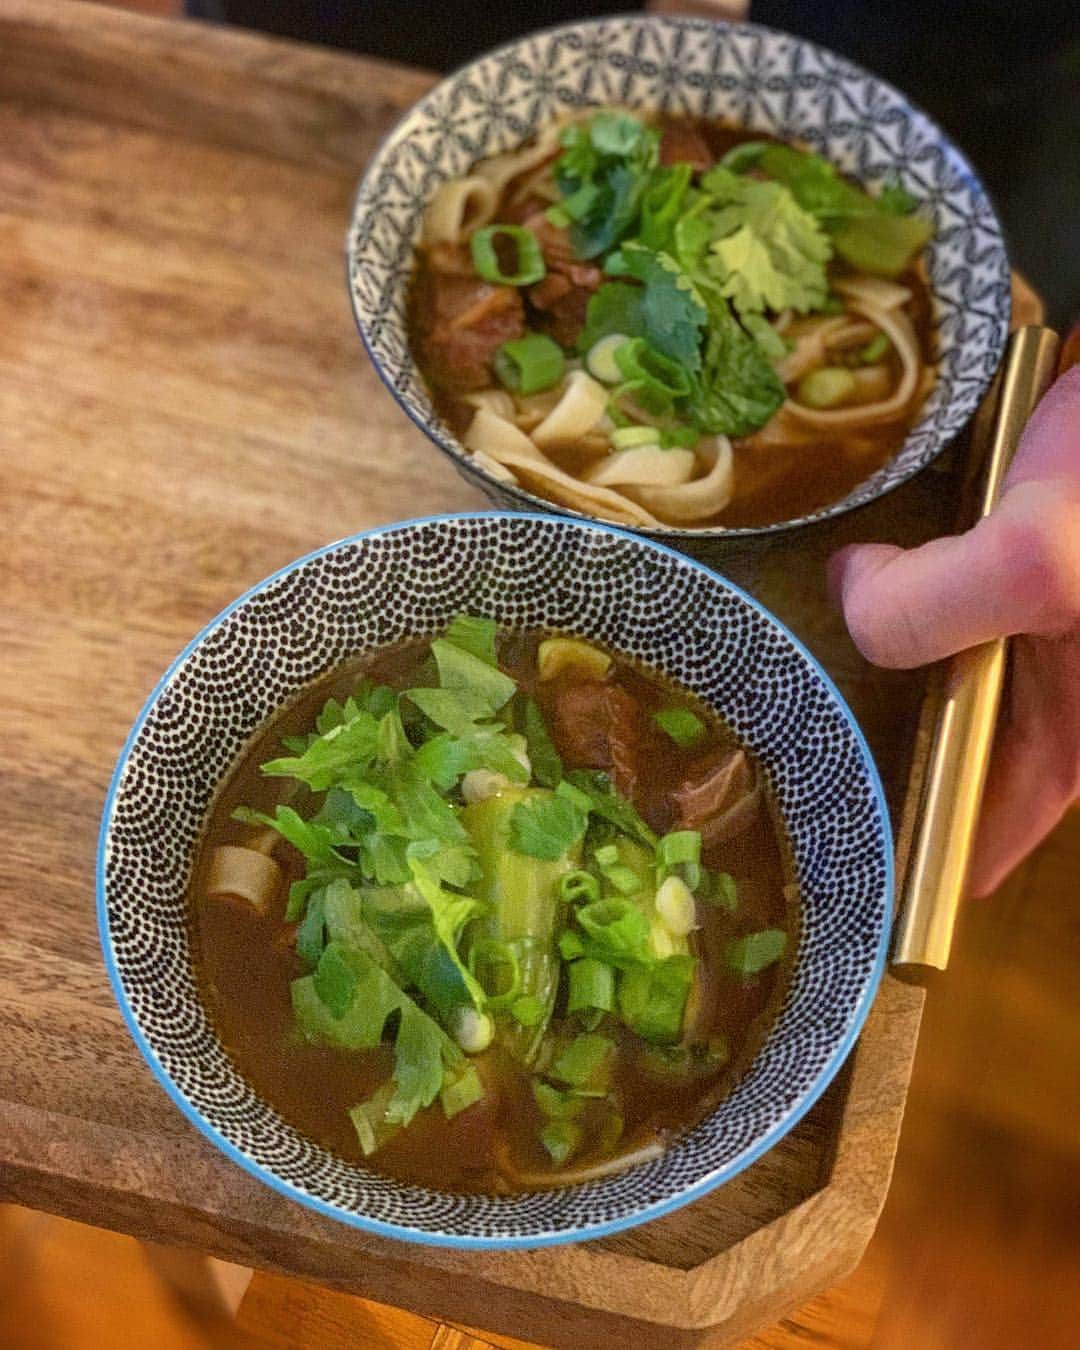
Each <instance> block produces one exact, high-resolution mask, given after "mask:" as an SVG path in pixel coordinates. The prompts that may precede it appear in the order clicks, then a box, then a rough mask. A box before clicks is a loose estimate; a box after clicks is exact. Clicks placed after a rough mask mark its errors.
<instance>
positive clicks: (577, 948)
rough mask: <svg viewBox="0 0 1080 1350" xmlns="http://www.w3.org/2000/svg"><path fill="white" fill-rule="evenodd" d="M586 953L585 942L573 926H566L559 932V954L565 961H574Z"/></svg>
mask: <svg viewBox="0 0 1080 1350" xmlns="http://www.w3.org/2000/svg"><path fill="white" fill-rule="evenodd" d="M584 954H585V944H584V942H582V940H581V938H580V937H579V935H578V934H577V933H575V932H574V931H573V929H571V928H564V929H563V931H562V932H561V933H560V934H559V955H560V956H561V957H562V959H563V960H564V961H574V960H576V959H577V957H579V956H583V955H584Z"/></svg>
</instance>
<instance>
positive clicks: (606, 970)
mask: <svg viewBox="0 0 1080 1350" xmlns="http://www.w3.org/2000/svg"><path fill="white" fill-rule="evenodd" d="M568 969H569V973H570V993H569V998H568V1000H567V1004H566V1011H567V1012H568V1013H576V1012H586V1011H588V1010H589V1009H590V1008H598V1009H599V1010H600V1011H601V1012H611V1010H612V1008H614V1006H615V972H614V970H613V969H612V968H611V966H608V965H605V964H604V962H603V961H597V960H595V959H594V958H593V957H591V956H586V957H584V958H583V959H582V960H580V961H572V962H571V963H570V966H569V967H568Z"/></svg>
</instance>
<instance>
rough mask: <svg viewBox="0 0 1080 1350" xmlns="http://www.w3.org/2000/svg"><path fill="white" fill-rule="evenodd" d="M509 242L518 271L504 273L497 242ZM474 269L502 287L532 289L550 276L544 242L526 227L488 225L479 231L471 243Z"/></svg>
mask: <svg viewBox="0 0 1080 1350" xmlns="http://www.w3.org/2000/svg"><path fill="white" fill-rule="evenodd" d="M500 238H501V239H505V240H509V242H510V246H511V248H513V250H514V252H515V255H516V262H517V269H516V270H515V271H513V272H504V271H503V270H502V268H501V267H500V265H499V255H498V253H497V252H496V245H495V241H496V240H497V239H500ZM470 247H471V249H472V260H473V266H474V267H475V268H476V270H477V272H478V273H479V275H480V276H482V277H483V278H484V280H485V281H493V282H495V283H496V284H498V285H500V286H531V285H532V284H533V283H534V282H536V281H543V279H544V277H545V276H546V275H547V267H546V266H545V264H544V255H543V253H542V252H541V250H540V241H539V240H538V239H537V237H536V235H535V234H533V232H532V230H529V229H526V228H525V226H524V225H485V226H484V228H483V229H482V230H475V231H474V232H473V236H472V239H471V241H470Z"/></svg>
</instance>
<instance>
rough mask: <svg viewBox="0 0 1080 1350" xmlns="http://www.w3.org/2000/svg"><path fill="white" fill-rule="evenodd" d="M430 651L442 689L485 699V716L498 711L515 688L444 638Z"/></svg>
mask: <svg viewBox="0 0 1080 1350" xmlns="http://www.w3.org/2000/svg"><path fill="white" fill-rule="evenodd" d="M431 654H432V656H434V658H435V663H436V665H437V666H438V668H439V683H440V684H441V685H442V687H443V689H447V690H449V689H456V690H460V691H461V692H463V693H467V694H470V695H473V696H475V697H477V698H482V699H484V700H485V702H486V703H487V706H488V715H489V716H492V715H494V714H495V713H497V712H498V711H499V709H500V708H501V707H502V706H503V704H504V703H506V702H507V700H508V699H510V698H512V697H513V695H514V693H515V692H516V690H517V683H516V681H514V680H513V679H511V678H510V676H509V675H504V674H503V672H502V671H501V670H499V668H498V667H497V666H493V665H491V664H489V663H488V662H487V661H485V660H484V659H483V658H482V657H479V656H474V655H473V653H472V652H471V651H466V650H465V649H464V648H463V647H458V646H456V645H455V644H454V643H452V642H447V641H446V640H445V639H444V638H436V639H435V641H434V642H433V643H432V644H431Z"/></svg>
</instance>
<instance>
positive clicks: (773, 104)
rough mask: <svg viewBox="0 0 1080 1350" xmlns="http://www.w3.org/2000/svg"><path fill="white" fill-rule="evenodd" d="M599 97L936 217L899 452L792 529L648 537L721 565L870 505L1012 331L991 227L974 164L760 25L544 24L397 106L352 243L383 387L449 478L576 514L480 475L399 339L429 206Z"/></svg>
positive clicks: (857, 78) (357, 301) (927, 123)
mask: <svg viewBox="0 0 1080 1350" xmlns="http://www.w3.org/2000/svg"><path fill="white" fill-rule="evenodd" d="M597 105H619V106H625V107H631V108H639V109H643V110H647V111H662V112H668V113H672V114H684V115H689V116H695V117H707V118H715V119H719V120H722V121H726V122H731V123H734V124H737V125H740V126H745V127H748V128H750V129H751V130H754V131H763V132H768V133H770V134H771V135H774V136H777V137H780V138H781V139H784V140H795V141H801V142H804V143H805V144H807V145H809V146H810V147H812V148H813V149H814V150H816V151H818V152H819V153H820V154H823V155H825V156H826V157H827V158H828V159H830V160H831V161H832V162H833V163H834V164H836V165H837V166H838V167H839V168H840V169H842V170H843V171H844V172H845V173H849V174H851V175H853V176H854V177H855V178H856V179H858V181H859V182H860V183H863V184H864V185H866V186H867V187H869V188H871V189H876V188H879V187H881V186H882V185H883V184H885V183H891V182H899V183H900V184H901V185H902V186H903V187H904V188H906V189H907V190H908V191H909V192H911V193H912V194H913V196H915V197H916V198H918V200H919V202H920V203H921V206H920V210H922V211H923V212H925V213H927V214H929V216H930V217H931V218H932V220H933V222H934V235H933V239H932V241H931V243H930V244H929V245H928V247H927V250H926V255H925V256H926V261H927V267H928V274H929V275H928V280H929V287H930V293H931V305H932V314H931V323H932V332H933V342H934V347H935V354H936V364H937V381H936V383H935V386H934V388H933V390H932V391H931V393H930V395H929V397H928V398H927V400H926V403H925V404H924V406H923V408H922V410H921V412H920V414H919V418H918V420H917V421H916V423H915V424H914V426H913V427H912V428H911V430H910V431H909V433H908V435H907V438H906V439H905V441H904V444H903V445H902V447H901V448H900V450H899V451H898V452H897V453H896V454H895V455H894V456H893V458H892V459H890V460H889V461H888V463H886V464H885V465H883V466H882V467H881V468H879V469H877V470H876V471H875V472H874V473H873V474H871V475H870V477H868V478H867V479H866V480H865V481H864V482H862V483H860V484H859V485H858V486H857V487H855V488H854V489H853V490H852V491H851V492H849V493H848V494H847V495H846V496H845V497H844V498H842V499H841V500H840V501H838V502H835V503H833V504H832V505H830V506H826V507H823V508H822V509H821V510H819V511H816V512H814V513H813V514H812V515H807V516H802V517H799V518H798V519H796V520H791V521H785V522H781V523H779V524H774V525H763V526H745V527H739V528H721V527H711V528H708V529H688V530H680V529H652V530H647V529H646V530H643V531H642V532H643V533H645V534H648V535H651V536H652V537H653V538H656V539H660V540H663V541H664V542H666V543H669V544H671V545H673V546H674V547H676V548H681V549H684V550H686V551H688V552H691V553H693V554H694V555H695V556H698V557H702V558H704V559H705V560H706V561H709V560H719V559H721V558H722V557H724V556H725V555H726V554H727V553H729V552H730V551H731V549H732V547H733V546H734V547H736V548H739V547H746V545H747V544H750V543H752V542H753V541H754V540H758V539H765V538H769V537H771V536H775V535H777V534H780V533H783V532H784V531H788V530H791V529H793V528H796V527H799V526H804V525H807V524H810V523H812V522H815V521H822V520H827V519H830V518H832V517H835V516H838V515H841V514H842V513H844V512H845V511H850V510H852V509H854V508H855V507H859V506H864V505H866V504H867V503H869V502H871V501H873V500H874V499H875V498H877V497H880V496H882V495H883V494H884V493H886V492H888V491H890V490H891V489H892V488H894V487H897V486H899V484H900V483H903V482H905V481H906V480H907V479H908V478H910V477H911V476H912V475H913V474H916V473H918V472H919V470H920V469H922V468H924V467H925V466H926V465H927V464H929V463H930V462H931V461H932V460H933V459H934V458H935V457H936V456H937V455H939V454H940V453H941V452H942V451H943V450H944V449H945V448H946V446H947V445H948V444H949V443H950V441H952V439H953V438H954V437H955V436H956V434H957V433H958V432H959V431H960V430H961V429H962V428H963V427H964V425H965V424H966V423H967V422H968V420H969V418H970V417H971V415H972V414H973V413H974V411H975V409H976V407H977V406H978V403H979V400H980V399H981V397H982V395H983V394H984V392H985V391H986V388H987V385H988V384H989V382H990V379H991V378H992V376H993V374H994V371H995V370H996V369H997V366H998V363H999V361H1000V359H1001V354H1002V352H1003V350H1004V346H1005V339H1006V337H1007V335H1008V330H1009V316H1010V287H1009V263H1008V258H1007V256H1006V252H1005V246H1004V243H1003V240H1002V234H1001V226H1000V225H999V223H998V220H997V217H996V216H995V214H994V209H993V206H992V205H991V203H990V200H989V198H988V197H987V195H986V192H985V190H984V188H983V186H982V184H981V183H980V182H979V179H978V177H977V176H976V174H975V173H974V171H973V170H972V168H971V166H970V165H969V164H968V162H967V160H966V159H965V158H964V156H963V155H962V154H961V153H960V151H959V150H957V149H956V147H955V146H954V145H952V144H951V143H950V141H949V140H948V138H947V137H946V136H945V133H944V132H943V131H942V130H941V129H940V128H939V127H938V126H936V125H935V124H934V123H933V122H932V121H931V120H930V118H929V117H927V116H926V114H925V113H923V112H921V111H920V110H919V109H917V108H915V107H913V106H912V104H911V103H909V102H908V100H907V99H906V98H905V97H904V96H903V94H901V93H899V92H898V91H897V90H895V89H894V88H892V86H891V85H888V84H886V83H885V82H884V81H882V80H879V79H877V78H876V77H874V76H873V75H870V74H868V73H867V72H866V71H864V70H861V69H860V68H859V67H858V66H855V65H853V64H852V63H851V62H849V61H846V60H844V59H843V58H842V57H840V56H837V55H835V54H834V53H833V52H830V51H827V50H826V49H824V48H822V47H818V46H816V45H815V44H814V43H811V42H806V41H804V40H802V39H800V38H795V37H791V36H789V35H788V34H785V33H777V32H773V31H771V30H769V29H766V28H760V27H756V26H754V25H752V24H726V23H718V22H713V21H709V20H703V19H686V18H668V17H659V16H649V15H637V16H622V17H617V18H611V19H600V20H596V21H590V22H583V23H576V24H570V25H567V26H565V27H561V28H553V29H549V30H547V31H545V32H540V33H536V34H533V35H532V36H530V37H525V38H522V39H520V40H519V41H517V42H514V43H511V44H509V45H508V46H505V47H501V48H499V49H498V50H497V51H494V52H492V53H490V54H489V55H487V56H484V57H481V58H480V59H479V60H477V61H474V62H473V63H472V64H471V65H468V66H465V67H464V68H463V69H462V70H460V71H458V72H457V73H456V74H454V75H451V76H449V77H448V78H447V79H445V80H443V81H442V83H441V84H439V85H437V86H436V87H435V89H433V90H432V91H431V93H430V94H428V95H427V96H426V97H425V98H423V99H421V100H420V102H419V103H417V104H416V106H415V107H414V108H413V109H412V110H411V111H410V112H409V113H408V114H406V116H405V117H404V118H403V119H402V120H401V122H400V123H399V124H398V125H397V127H396V128H395V129H394V130H393V131H392V132H391V134H390V136H389V137H388V138H387V140H386V141H385V143H384V144H383V146H382V147H381V149H380V150H379V152H378V154H377V155H376V156H375V158H374V159H373V160H372V162H371V165H370V167H369V168H368V171H367V174H366V175H365V177H364V180H363V182H362V183H361V185H360V188H359V191H358V193H357V197H356V202H355V205H354V209H353V218H352V224H351V226H350V229H349V235H348V241H347V257H348V284H349V292H350V295H351V298H352V305H353V310H354V313H355V316H356V322H357V325H358V327H359V330H360V336H361V338H362V339H363V342H364V345H365V347H366V348H367V351H368V354H369V356H370V357H371V360H372V362H373V363H374V365H375V368H376V370H377V371H378V372H379V374H380V376H381V377H382V379H383V381H384V383H385V384H386V386H387V388H388V389H389V390H390V392H391V393H392V394H393V396H394V397H395V398H396V399H397V401H398V402H399V403H400V405H401V407H402V408H403V409H404V410H405V412H406V413H408V415H409V416H410V417H411V418H412V419H413V421H414V422H415V423H416V424H417V425H418V426H419V427H420V428H421V429H422V430H423V431H425V432H426V433H427V435H428V436H429V437H430V438H431V439H432V440H433V441H434V442H435V444H436V445H437V446H439V447H440V449H442V450H443V451H445V453H446V454H447V455H448V456H449V457H450V459H451V460H452V461H453V463H454V464H455V466H456V467H457V469H458V470H459V472H461V473H462V474H463V475H464V477H465V478H466V479H468V480H469V481H470V482H471V483H473V484H475V485H476V486H478V487H479V488H481V489H482V491H484V492H485V493H486V494H487V495H488V497H489V498H491V500H492V501H494V502H495V503H496V505H499V506H503V507H506V508H508V509H510V510H527V511H537V510H543V511H553V510H557V511H558V512H559V514H562V515H568V514H570V515H576V514H577V513H576V512H572V511H570V510H569V508H565V507H554V506H553V505H552V504H551V503H550V502H548V501H546V500H545V499H544V498H542V497H538V496H536V495H535V494H533V493H531V492H528V491H527V490H526V489H524V488H522V487H519V486H516V485H515V484H508V483H506V482H503V481H501V480H499V479H496V478H494V477H492V475H490V474H488V473H486V472H485V471H484V470H483V469H482V468H481V467H480V466H479V465H477V463H476V461H475V460H474V459H473V458H472V456H471V455H470V454H469V452H468V451H467V450H465V448H464V447H463V446H462V444H461V442H460V441H459V440H458V438H457V437H456V436H455V435H454V434H453V432H452V431H451V430H450V428H449V427H448V426H447V425H446V423H445V422H444V421H443V420H442V418H441V417H440V416H439V414H438V413H437V412H436V410H435V407H434V405H433V403H432V400H431V396H430V394H429V392H428V390H427V388H426V386H425V384H424V380H423V377H422V376H421V374H420V371H419V369H418V368H417V365H416V362H415V360H414V359H413V356H412V353H411V351H410V348H409V340H408V332H407V329H406V298H407V292H408V287H409V281H410V278H411V275H412V271H413V266H414V259H415V247H416V243H417V240H418V238H419V233H420V226H421V219H422V216H423V212H424V208H425V206H426V205H427V203H428V202H429V201H430V200H431V197H432V196H433V194H434V193H435V191H436V189H437V188H438V187H439V186H440V184H442V183H444V182H446V180H447V179H451V178H457V177H460V176H461V175H463V174H464V173H465V172H466V171H467V170H468V169H469V167H470V166H471V165H472V164H474V163H475V162H476V161H477V160H479V159H484V158H486V157H487V156H489V155H494V154H499V153H500V152H502V151H505V150H510V149H513V148H515V147H517V146H519V145H521V144H522V143H523V142H524V141H525V140H527V139H528V138H529V137H530V136H532V135H533V134H534V133H535V132H537V131H538V130H539V129H540V128H542V127H544V126H545V125H547V124H549V123H550V122H551V121H553V120H555V119H556V118H557V117H559V116H560V115H564V114H565V113H566V112H568V111H570V110H573V109H576V108H584V107H589V106H597ZM585 518H587V517H585Z"/></svg>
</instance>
